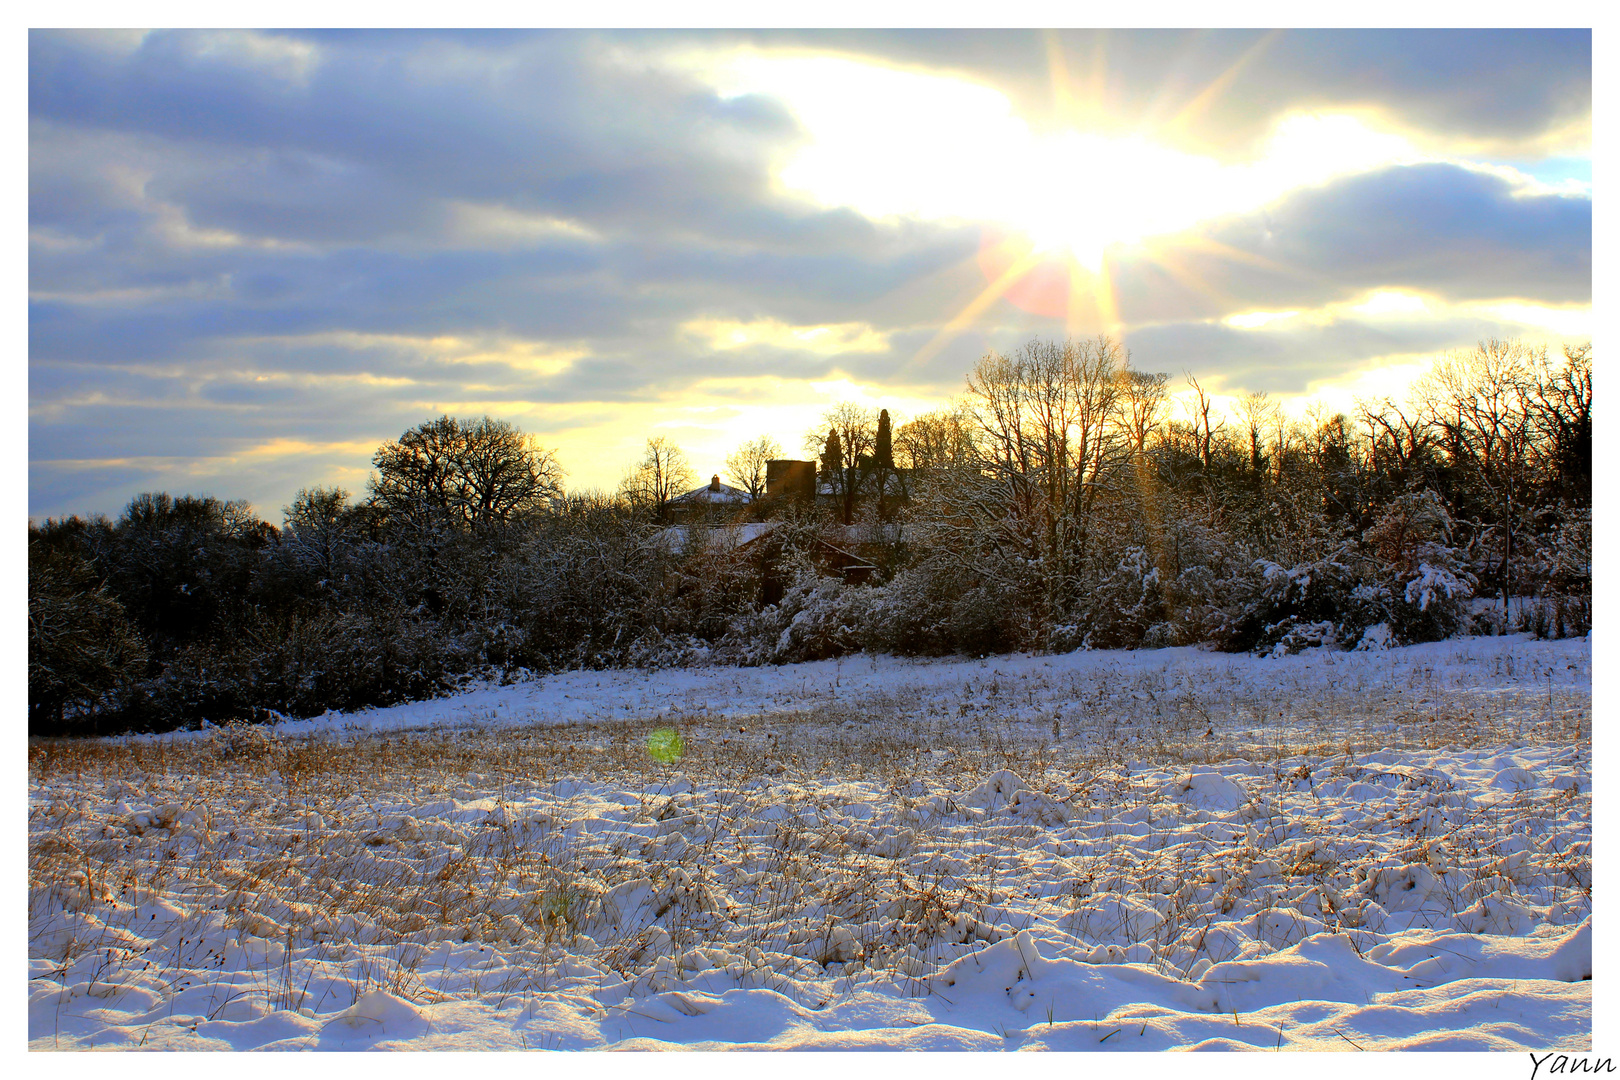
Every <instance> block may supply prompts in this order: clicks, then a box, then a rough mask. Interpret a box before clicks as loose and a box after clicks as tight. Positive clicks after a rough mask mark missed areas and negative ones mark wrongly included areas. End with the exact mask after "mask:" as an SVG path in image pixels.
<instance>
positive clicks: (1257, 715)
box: [28, 638, 1592, 1050]
mask: <svg viewBox="0 0 1620 1080" xmlns="http://www.w3.org/2000/svg"><path fill="white" fill-rule="evenodd" d="M1590 686H1591V650H1590V645H1589V643H1588V642H1587V641H1585V640H1577V641H1561V642H1534V641H1529V640H1526V639H1524V638H1489V639H1486V638H1480V639H1469V640H1463V641H1456V642H1446V643H1442V644H1437V645H1428V646H1420V647H1416V648H1411V649H1401V650H1393V651H1390V652H1386V653H1369V654H1344V653H1320V652H1318V653H1314V654H1303V655H1300V656H1294V657H1286V658H1281V659H1265V660H1261V659H1256V658H1253V657H1241V656H1222V655H1217V654H1212V653H1204V652H1198V651H1195V650H1187V649H1177V650H1163V651H1159V652H1138V653H1089V654H1087V653H1081V654H1073V655H1069V656H1060V657H998V658H991V659H987V660H984V661H948V662H947V661H932V662H915V661H899V660H893V659H888V658H864V657H863V658H854V659H848V660H845V661H842V662H831V661H829V662H824V663H817V664H804V665H796V666H792V667H784V668H760V669H745V670H737V669H723V668H711V669H698V670H689V671H662V672H656V673H644V672H641V673H638V672H601V673H597V672H589V673H573V674H570V675H566V676H558V677H552V678H548V679H546V680H544V682H542V683H526V684H519V685H515V686H508V687H491V688H485V689H480V690H474V691H470V692H468V693H466V694H463V695H460V696H458V697H456V698H452V699H446V700H442V701H436V702H427V703H420V704H414V705H408V706H400V707H398V708H394V709H386V710H376V711H371V712H367V713H363V714H357V715H353V716H337V715H331V716H327V717H322V718H320V719H318V720H314V721H302V722H295V723H285V724H281V725H278V726H277V728H276V729H275V730H273V731H269V732H267V731H265V730H261V729H250V730H246V731H242V730H228V731H214V732H202V733H190V734H183V735H176V736H169V737H162V738H144V739H129V740H102V741H97V742H81V743H74V744H64V743H51V744H43V743H37V744H35V745H33V746H32V747H31V748H30V758H29V763H30V769H29V778H30V789H29V853H28V857H29V885H30V894H29V908H28V923H29V924H28V939H29V956H30V961H29V963H30V969H29V979H30V982H29V1018H28V1024H29V1035H28V1037H29V1044H30V1046H31V1047H33V1048H37V1049H47V1048H53V1047H60V1048H85V1047H97V1048H100V1047H107V1048H130V1047H136V1046H143V1047H146V1048H156V1049H229V1048H239V1049H240V1048H250V1047H256V1048H278V1049H279V1048H286V1049H301V1048H332V1049H361V1048H369V1047H390V1048H456V1049H474V1048H492V1049H493V1048H514V1049H516V1048H523V1047H529V1048H553V1049H559V1048H560V1049H574V1048H598V1047H618V1048H652V1047H665V1046H686V1047H705V1048H714V1047H731V1046H743V1047H761V1048H767V1047H768V1048H773V1049H799V1048H836V1049H901V1048H905V1049H973V1050H978V1049H986V1050H988V1049H1039V1048H1051V1049H1100V1050H1116V1049H1128V1050H1137V1049H1169V1048H1189V1047H1201V1048H1214V1047H1253V1048H1259V1049H1267V1050H1270V1049H1274V1048H1276V1047H1279V1046H1280V1047H1282V1048H1285V1049H1339V1050H1343V1049H1350V1048H1352V1047H1361V1048H1366V1049H1374V1048H1377V1049H1396V1048H1442V1049H1509V1048H1513V1049H1526V1048H1528V1049H1541V1048H1557V1049H1559V1050H1575V1049H1583V1048H1589V1047H1590V1045H1591V1032H1592V1014H1591V985H1592V984H1591V982H1590V981H1588V980H1589V979H1590V975H1591V971H1592V959H1591V956H1592V954H1591V921H1590V915H1591V906H1592V904H1591V883H1592V860H1591V839H1592V837H1591V820H1592V819H1591V753H1590V748H1591V699H1590ZM677 739H678V741H679V749H678V755H679V756H678V757H676V756H675V755H676V753H677V750H676V740H677ZM665 759H667V760H665Z"/></svg>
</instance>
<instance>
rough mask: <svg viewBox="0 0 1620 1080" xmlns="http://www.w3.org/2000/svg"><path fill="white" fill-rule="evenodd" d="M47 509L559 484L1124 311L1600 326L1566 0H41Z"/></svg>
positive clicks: (1415, 354)
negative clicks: (1134, 2)
mask: <svg viewBox="0 0 1620 1080" xmlns="http://www.w3.org/2000/svg"><path fill="white" fill-rule="evenodd" d="M27 77H28V144H29V145H28V207H29V208H28V294H29V295H28V357H29V361H28V414H29V422H28V455H29V478H28V485H29V492H28V508H29V514H30V516H31V517H33V518H36V519H43V518H45V517H60V516H64V515H68V514H81V515H84V514H92V513H107V514H109V515H116V514H117V513H118V512H119V511H120V510H121V509H122V507H123V506H124V505H125V504H126V503H127V502H128V500H129V499H130V498H131V497H132V496H133V495H135V494H137V493H139V492H143V491H160V490H161V491H169V492H171V493H175V494H179V493H182V492H185V493H192V494H210V495H214V496H217V497H219V498H222V499H237V498H239V499H246V500H248V501H249V502H251V503H252V504H253V506H254V507H255V508H256V509H257V510H258V512H259V513H260V515H261V516H263V517H264V518H265V519H266V520H269V521H271V522H273V523H277V524H279V523H280V521H281V511H282V508H283V507H284V506H286V505H287V504H289V503H291V502H292V500H293V498H294V496H295V495H296V493H297V491H298V489H299V488H302V487H308V486H314V485H338V486H342V487H344V488H346V489H347V490H349V491H350V492H352V493H354V494H355V495H356V496H361V495H363V494H364V491H365V486H366V480H367V477H368V475H369V474H370V471H371V469H370V462H371V456H372V454H373V453H374V452H375V451H376V449H377V447H378V446H379V445H380V444H381V443H383V442H386V441H388V440H390V439H395V438H398V437H399V435H400V434H401V433H402V432H404V431H405V430H407V429H409V428H411V427H414V426H415V425H417V424H420V423H422V422H423V421H425V420H428V419H431V418H433V417H436V416H438V415H440V414H444V413H448V414H450V415H454V416H460V417H465V418H474V417H477V416H481V415H485V414H488V415H490V416H494V417H497V418H500V419H504V420H508V421H510V422H512V423H513V424H515V425H516V426H518V427H519V428H521V429H523V430H524V431H527V432H530V433H532V434H534V435H535V437H536V439H537V440H538V442H539V443H540V445H542V446H545V447H547V448H550V449H553V450H555V451H556V454H557V457H558V459H559V461H560V463H561V464H562V466H563V468H564V469H565V470H566V473H567V476H566V482H567V485H568V487H569V488H570V489H573V490H581V489H589V488H600V489H611V488H613V487H614V486H615V485H616V484H617V482H618V480H619V478H620V477H621V476H622V475H623V472H624V470H625V468H626V466H627V465H629V464H630V463H631V462H632V461H633V460H634V459H635V458H636V457H637V456H638V454H639V451H640V448H641V447H642V445H643V444H644V443H645V441H646V440H647V438H648V437H650V436H653V435H664V436H667V437H668V438H670V439H671V440H673V441H674V442H675V443H677V444H678V445H680V446H681V447H683V448H684V449H685V451H686V453H687V455H688V457H689V458H690V460H691V462H692V465H693V467H694V469H695V470H696V472H697V474H698V475H699V477H700V478H701V479H706V478H707V477H708V476H709V475H710V474H711V473H714V472H720V471H723V469H724V459H725V456H726V454H728V453H730V452H731V451H733V450H734V449H736V447H737V446H738V445H740V444H741V443H742V442H744V441H745V440H748V439H751V438H753V437H755V436H757V435H761V434H770V435H773V436H774V437H776V438H777V440H778V441H779V442H780V443H781V444H782V446H783V447H784V448H785V450H786V451H787V453H788V454H790V455H792V456H802V455H803V445H802V438H803V436H804V435H805V434H806V433H807V432H809V431H811V430H814V429H816V428H817V427H818V419H819V417H820V416H821V414H822V413H824V412H825V411H826V410H827V409H829V408H830V407H831V406H833V405H834V404H836V403H838V402H840V401H843V400H854V401H857V402H859V403H861V404H864V405H868V406H872V407H885V408H888V409H890V410H891V412H892V413H893V414H894V415H895V417H896V419H897V420H899V421H903V420H905V419H907V418H910V417H914V416H917V415H919V414H921V413H923V412H926V411H928V410H930V409H933V408H937V407H939V406H940V405H943V404H945V403H946V402H947V401H948V400H949V399H950V398H951V397H952V396H954V395H956V394H959V393H960V392H961V391H962V390H963V387H964V377H965V375H966V374H967V372H968V371H970V370H971V369H972V367H973V365H974V363H975V362H976V361H977V360H978V359H979V358H980V357H981V356H983V355H984V354H985V353H986V352H987V351H988V350H997V351H1002V352H1007V351H1010V350H1013V349H1016V348H1017V347H1018V346H1019V345H1021V344H1022V343H1024V342H1027V341H1029V340H1031V339H1034V338H1040V339H1061V338H1065V337H1075V338H1079V337H1090V336H1093V335H1096V334H1102V333H1106V334H1110V335H1112V336H1114V337H1116V338H1118V339H1119V340H1121V341H1122V342H1123V343H1124V345H1125V346H1126V347H1127V348H1128V349H1129V350H1130V354H1131V361H1132V364H1133V366H1134V367H1136V368H1138V369H1139V370H1143V371H1163V372H1167V373H1169V374H1170V376H1171V381H1172V385H1173V386H1176V387H1181V386H1183V385H1185V383H1184V379H1185V377H1186V376H1187V375H1191V376H1193V377H1195V378H1197V379H1198V380H1199V381H1200V382H1201V383H1202V384H1203V385H1205V386H1206V387H1208V388H1211V389H1213V390H1214V391H1216V392H1217V393H1218V394H1221V395H1227V396H1235V395H1241V394H1244V393H1248V392H1253V391H1264V392H1266V393H1268V394H1271V395H1272V396H1273V397H1275V398H1278V399H1280V400H1282V401H1283V402H1284V403H1285V404H1286V405H1288V407H1289V408H1290V409H1292V410H1294V411H1298V410H1300V409H1302V408H1303V407H1304V405H1305V404H1307V403H1309V402H1312V401H1321V402H1322V403H1324V404H1326V405H1328V406H1330V407H1332V408H1336V409H1346V410H1348V409H1351V408H1352V407H1353V405H1354V402H1355V400H1356V398H1357V397H1358V396H1361V397H1377V396H1381V395H1384V394H1394V395H1396V396H1397V397H1399V396H1400V395H1401V394H1403V393H1404V392H1405V388H1406V386H1407V384H1408V383H1409V382H1410V380H1411V379H1412V378H1413V377H1414V376H1415V375H1417V374H1418V373H1420V372H1421V371H1422V369H1423V367H1424V365H1425V364H1426V363H1428V362H1429V361H1430V360H1431V359H1432V358H1434V357H1435V356H1437V355H1439V354H1442V353H1444V352H1446V351H1447V350H1455V349H1466V348H1468V347H1470V346H1472V345H1473V344H1474V343H1475V342H1477V341H1479V340H1480V339H1482V338H1488V337H1502V338H1513V337H1516V338H1524V339H1527V340H1530V341H1532V342H1536V343H1546V344H1547V345H1548V346H1549V347H1550V349H1551V351H1552V352H1553V353H1554V354H1555V355H1556V354H1557V353H1558V351H1559V350H1560V347H1561V346H1562V345H1563V344H1564V343H1566V342H1567V343H1571V344H1573V343H1579V342H1583V341H1586V340H1589V339H1590V337H1591V334H1592V329H1591V319H1592V309H1591V298H1592V269H1591V267H1592V203H1591V178H1592V167H1591V157H1592V86H1591V34H1590V32H1588V31H1525V30H1509V31H1477V30H1475V31H1464V30H1456V31H1447V30H1438V31H1412V30H1394V31H1365V30H1363V31H1288V32H1264V31H1251V30H1245V31H1215V32H1210V31H1197V32H1184V31H1120V30H1114V31H1067V30H1065V31H1056V32H1052V31H1038V30H1005V31H972V32H966V31H942V30H934V31H796V32H788V31H764V32H734V31H729V32H716V31H705V32H689V31H662V32H633V31H611V32H588V31H553V32H525V33H506V32H493V31H461V32H432V33H427V32H424V33H417V32H402V31H350V32H340V31H319V32H296V31H275V32H254V31H242V30H232V31H154V32H133V31H105V32H103V31H85V30H76V31H40V30H36V31H32V32H30V34H29V37H28V72H27Z"/></svg>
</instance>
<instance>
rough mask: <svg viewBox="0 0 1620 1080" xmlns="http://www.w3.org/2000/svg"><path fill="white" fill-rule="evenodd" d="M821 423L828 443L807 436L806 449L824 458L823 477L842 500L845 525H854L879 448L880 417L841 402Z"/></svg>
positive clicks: (840, 506) (822, 460)
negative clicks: (866, 477)
mask: <svg viewBox="0 0 1620 1080" xmlns="http://www.w3.org/2000/svg"><path fill="white" fill-rule="evenodd" d="M821 423H822V424H823V426H825V428H826V430H827V436H826V439H825V440H822V439H821V437H820V436H819V434H818V433H815V432H812V433H811V434H809V435H806V436H805V448H806V450H808V451H810V452H812V453H816V454H817V455H818V456H819V457H820V459H821V473H822V476H823V478H824V479H825V480H826V482H827V483H828V484H829V485H830V486H831V487H832V490H833V494H834V495H836V496H837V497H838V503H839V508H840V512H841V514H842V517H843V521H844V524H845V525H852V524H854V522H855V504H856V501H857V499H859V497H860V488H861V475H862V471H863V470H865V469H868V468H869V467H870V458H871V456H872V452H873V451H874V450H875V449H876V448H877V427H878V414H877V411H876V410H874V409H868V408H866V407H865V406H864V405H857V404H856V403H855V402H853V401H841V402H839V403H838V404H837V405H834V406H833V407H832V408H830V409H828V410H827V411H826V412H825V413H823V414H822V415H821Z"/></svg>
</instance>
